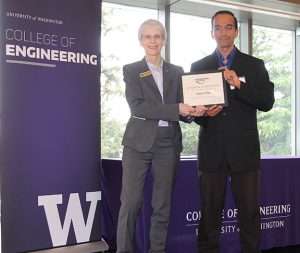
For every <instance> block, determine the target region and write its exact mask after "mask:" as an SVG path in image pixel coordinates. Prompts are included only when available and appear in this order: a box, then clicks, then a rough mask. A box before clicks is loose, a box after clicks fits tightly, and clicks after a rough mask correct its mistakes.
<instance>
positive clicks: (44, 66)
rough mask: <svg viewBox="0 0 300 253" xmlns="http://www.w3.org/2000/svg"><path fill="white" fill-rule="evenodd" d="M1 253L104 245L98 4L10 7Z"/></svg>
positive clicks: (4, 13) (4, 69)
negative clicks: (102, 237)
mask: <svg viewBox="0 0 300 253" xmlns="http://www.w3.org/2000/svg"><path fill="white" fill-rule="evenodd" d="M1 2H2V6H1V21H2V22H1V24H2V28H1V76H0V78H1V163H2V164H1V229H2V252H3V253H11V252H13V253H15V252H25V251H33V250H38V249H45V248H52V247H57V246H64V245H70V244H77V243H82V242H87V241H96V240H100V239H101V206H100V202H101V191H100V152H99V146H100V145H99V143H100V141H99V129H100V119H99V117H100V111H99V110H100V102H99V101H100V98H99V96H100V95H99V94H100V92H99V88H100V84H99V81H100V26H101V1H99V0H89V1H86V0H77V1H74V0H44V1H40V0H27V1H23V0H3V1H1Z"/></svg>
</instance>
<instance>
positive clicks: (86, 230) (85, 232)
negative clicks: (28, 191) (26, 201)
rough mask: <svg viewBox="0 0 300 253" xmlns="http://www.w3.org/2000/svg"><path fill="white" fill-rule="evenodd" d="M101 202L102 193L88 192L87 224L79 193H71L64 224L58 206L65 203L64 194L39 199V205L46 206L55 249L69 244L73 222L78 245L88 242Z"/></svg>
mask: <svg viewBox="0 0 300 253" xmlns="http://www.w3.org/2000/svg"><path fill="white" fill-rule="evenodd" d="M99 200H101V192H100V191H97V192H87V193H86V201H90V202H91V205H90V210H89V213H88V217H87V222H86V224H85V221H84V217H83V212H82V207H81V203H80V199H79V194H78V193H71V194H70V198H69V203H68V206H67V211H66V217H65V221H64V224H63V225H62V222H61V220H60V217H59V212H58V208H57V205H60V204H62V203H63V200H62V194H58V195H46V196H39V197H38V205H39V206H44V210H45V213H46V218H47V222H48V227H49V231H50V235H51V239H52V244H53V246H54V247H56V246H63V245H66V244H67V240H68V235H69V230H70V226H71V222H73V227H74V231H75V236H76V240H77V242H78V243H81V242H87V241H88V240H89V239H90V235H91V231H92V226H93V221H94V217H95V212H96V207H97V202H98V201H99Z"/></svg>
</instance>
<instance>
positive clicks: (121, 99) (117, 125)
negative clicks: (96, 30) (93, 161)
mask: <svg viewBox="0 0 300 253" xmlns="http://www.w3.org/2000/svg"><path fill="white" fill-rule="evenodd" d="M157 13H158V12H157V10H152V9H144V8H136V7H128V6H125V5H117V4H109V3H105V2H104V3H103V4H102V38H101V55H102V57H101V65H102V66H101V68H102V69H101V156H102V158H105V157H109V158H116V157H120V156H121V153H122V145H121V141H122V137H123V133H124V130H125V125H126V123H127V120H128V118H129V115H130V112H129V108H128V105H127V102H126V100H125V96H124V90H125V89H124V88H125V87H124V82H123V80H122V79H123V74H122V66H123V65H124V64H127V63H131V62H134V61H138V60H140V59H142V57H143V56H144V51H143V48H142V47H140V45H139V41H138V35H137V34H138V28H139V26H140V24H141V23H142V22H143V21H145V20H146V19H149V18H154V19H157ZM125 21H126V22H125Z"/></svg>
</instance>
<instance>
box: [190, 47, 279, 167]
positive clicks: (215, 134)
mask: <svg viewBox="0 0 300 253" xmlns="http://www.w3.org/2000/svg"><path fill="white" fill-rule="evenodd" d="M218 68H219V66H218V62H217V56H216V53H215V52H214V53H213V54H211V55H209V56H207V57H205V58H203V59H202V60H199V61H197V62H194V63H193V64H192V66H191V72H197V71H204V70H216V69H218ZM230 69H231V70H234V71H235V72H236V74H237V76H238V77H239V78H240V80H243V81H241V87H240V89H239V90H238V89H236V88H235V89H230V85H229V84H227V85H226V86H227V94H228V107H224V108H223V109H222V111H221V112H220V113H219V114H218V115H216V116H215V117H208V116H207V117H198V118H195V122H196V123H197V124H199V125H200V131H199V143H198V169H199V170H205V171H217V170H218V169H221V168H222V165H223V167H224V165H225V164H224V163H222V161H224V160H223V158H224V156H223V155H225V157H226V159H227V161H228V162H229V166H230V168H231V169H232V171H235V172H243V171H251V170H259V169H260V144H259V135H258V129H257V117H256V114H257V110H260V111H265V112H266V111H269V110H270V109H271V108H272V107H273V104H274V101H275V99H274V84H273V83H272V82H270V80H269V75H268V72H267V70H266V68H265V65H264V62H263V61H262V60H260V59H257V58H255V57H252V56H249V55H247V54H244V53H242V52H240V51H239V50H237V51H236V54H235V56H234V60H233V62H232V65H231V67H230Z"/></svg>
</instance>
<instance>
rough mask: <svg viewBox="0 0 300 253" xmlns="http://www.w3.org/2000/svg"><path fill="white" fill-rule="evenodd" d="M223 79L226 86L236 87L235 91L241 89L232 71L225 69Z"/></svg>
mask: <svg viewBox="0 0 300 253" xmlns="http://www.w3.org/2000/svg"><path fill="white" fill-rule="evenodd" d="M223 73H224V79H225V80H226V82H227V83H228V84H230V85H231V86H234V87H236V88H237V89H240V87H241V81H240V79H239V78H238V76H237V74H236V73H235V71H234V70H230V69H227V68H225V69H224V72H223Z"/></svg>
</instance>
